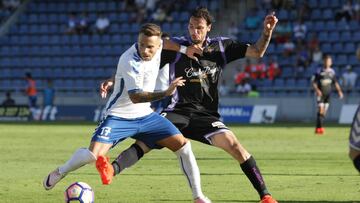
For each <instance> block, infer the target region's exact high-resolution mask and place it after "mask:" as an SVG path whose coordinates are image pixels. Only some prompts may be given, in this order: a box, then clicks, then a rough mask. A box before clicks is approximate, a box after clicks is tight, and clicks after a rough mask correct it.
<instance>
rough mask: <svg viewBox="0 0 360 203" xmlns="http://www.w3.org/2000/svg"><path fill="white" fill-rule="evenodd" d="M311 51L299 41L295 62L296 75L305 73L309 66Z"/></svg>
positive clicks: (300, 75) (299, 75)
mask: <svg viewBox="0 0 360 203" xmlns="http://www.w3.org/2000/svg"><path fill="white" fill-rule="evenodd" d="M309 60H310V57H309V53H308V51H307V49H306V48H305V47H304V46H303V45H302V44H301V43H298V51H297V53H296V64H295V68H296V69H295V77H297V78H299V77H302V76H303V75H304V73H305V70H306V69H307V67H308V66H309Z"/></svg>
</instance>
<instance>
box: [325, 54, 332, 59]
mask: <svg viewBox="0 0 360 203" xmlns="http://www.w3.org/2000/svg"><path fill="white" fill-rule="evenodd" d="M328 58H331V55H330V54H324V55H323V60H325V59H328Z"/></svg>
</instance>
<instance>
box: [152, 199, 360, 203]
mask: <svg viewBox="0 0 360 203" xmlns="http://www.w3.org/2000/svg"><path fill="white" fill-rule="evenodd" d="M151 201H152V202H187V201H189V200H179V199H177V200H174V199H157V200H151ZM212 201H213V202H214V203H215V202H219V203H222V202H242V203H245V202H247V203H252V202H259V200H222V199H215V200H212ZM278 201H279V203H360V202H359V201H327V200H317V201H305V200H278Z"/></svg>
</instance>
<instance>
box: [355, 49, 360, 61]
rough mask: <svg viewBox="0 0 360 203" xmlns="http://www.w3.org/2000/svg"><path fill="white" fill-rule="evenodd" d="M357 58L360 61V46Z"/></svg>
mask: <svg viewBox="0 0 360 203" xmlns="http://www.w3.org/2000/svg"><path fill="white" fill-rule="evenodd" d="M356 58H357V59H358V60H359V61H360V46H359V47H358V48H357V50H356Z"/></svg>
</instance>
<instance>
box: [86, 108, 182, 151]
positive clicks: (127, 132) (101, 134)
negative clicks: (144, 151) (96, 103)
mask: <svg viewBox="0 0 360 203" xmlns="http://www.w3.org/2000/svg"><path fill="white" fill-rule="evenodd" d="M176 134H181V133H180V131H179V130H178V129H177V128H176V127H175V126H174V125H173V124H172V123H171V122H170V121H168V120H167V119H166V118H164V117H162V116H160V115H159V114H157V113H151V114H150V115H147V116H144V117H141V118H135V119H125V118H120V117H116V116H107V117H106V118H105V120H103V121H102V122H100V124H99V126H98V127H97V128H96V130H95V133H94V134H93V137H92V139H91V141H92V142H101V143H108V144H112V145H113V146H112V147H114V146H115V145H117V144H118V143H119V142H121V141H123V140H125V139H126V138H128V137H131V138H133V139H136V140H140V141H142V142H144V143H145V144H146V145H147V146H148V147H149V148H151V149H153V148H157V147H158V146H157V145H156V143H157V142H158V141H160V140H162V139H164V138H167V137H170V136H173V135H176Z"/></svg>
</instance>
